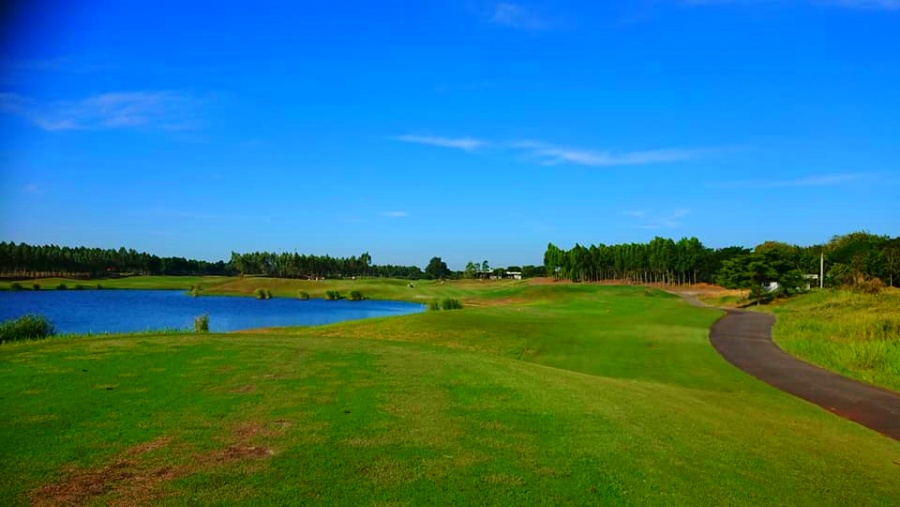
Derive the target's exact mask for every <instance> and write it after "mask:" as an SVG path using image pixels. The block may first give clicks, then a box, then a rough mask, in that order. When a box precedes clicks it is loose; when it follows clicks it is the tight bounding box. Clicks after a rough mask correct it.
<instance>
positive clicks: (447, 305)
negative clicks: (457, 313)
mask: <svg viewBox="0 0 900 507" xmlns="http://www.w3.org/2000/svg"><path fill="white" fill-rule="evenodd" d="M462 307H463V305H462V303H460V302H459V300H458V299H454V298H443V299H433V300H431V301H429V302H428V310H430V311H438V310H461V309H462Z"/></svg>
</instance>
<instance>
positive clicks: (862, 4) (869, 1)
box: [680, 0, 900, 11]
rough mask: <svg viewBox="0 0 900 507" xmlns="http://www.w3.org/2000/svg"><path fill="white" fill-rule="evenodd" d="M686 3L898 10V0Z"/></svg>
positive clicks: (688, 0) (695, 0) (696, 0)
mask: <svg viewBox="0 0 900 507" xmlns="http://www.w3.org/2000/svg"><path fill="white" fill-rule="evenodd" d="M680 3H682V4H686V5H778V4H787V3H790V4H797V3H806V4H809V5H813V6H822V7H843V8H847V9H868V10H886V11H896V10H900V0H680Z"/></svg>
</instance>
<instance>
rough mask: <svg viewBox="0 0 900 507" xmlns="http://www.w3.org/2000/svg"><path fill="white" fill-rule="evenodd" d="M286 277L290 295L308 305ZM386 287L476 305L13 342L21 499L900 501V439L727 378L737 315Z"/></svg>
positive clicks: (570, 289)
mask: <svg viewBox="0 0 900 507" xmlns="http://www.w3.org/2000/svg"><path fill="white" fill-rule="evenodd" d="M256 282H258V281H254V280H231V281H228V282H226V283H223V284H222V285H220V286H218V287H217V290H218V289H222V290H225V291H230V292H234V293H243V290H234V287H231V288H228V286H227V284H228V283H245V284H246V285H247V286H248V287H250V290H252V288H254V287H255V286H256V285H253V284H254V283H256ZM270 282H271V283H273V286H272V287H271V290H272V291H273V292H275V293H276V295H277V294H279V291H280V290H281V291H283V293H285V294H287V293H288V292H290V291H293V290H298V286H297V284H298V282H279V281H270ZM365 282H366V283H368V284H369V285H368V286H367V285H362V287H363V288H362V289H360V290H363V291H364V292H367V295H368V293H372V294H388V293H391V292H392V293H394V294H401V293H402V294H413V296H414V297H407V298H404V299H410V298H412V299H415V296H421V297H423V298H428V297H437V296H445V295H447V296H451V297H459V298H461V299H463V300H465V301H466V303H467V306H466V308H465V309H464V310H461V311H452V312H427V313H423V314H416V315H410V316H404V317H392V318H382V319H373V320H368V321H356V322H349V323H344V324H338V325H331V326H324V327H315V328H292V329H277V330H268V331H260V332H253V333H235V334H228V335H177V334H176V335H172V334H167V335H130V336H123V337H95V338H72V339H60V340H46V341H43V342H33V343H23V344H10V345H5V346H2V347H0V411H2V413H3V414H4V416H5V417H4V418H3V419H2V422H0V465H2V466H3V467H4V469H5V470H6V471H7V472H6V473H5V474H3V475H2V478H0V498H5V499H10V500H12V501H16V502H19V503H27V502H29V501H35V502H37V501H40V502H47V503H50V504H53V503H58V504H71V503H90V502H93V503H97V504H107V503H116V502H119V503H136V502H146V501H156V502H160V503H166V504H201V505H206V504H232V503H247V504H261V503H267V504H299V503H318V504H327V505H332V504H341V505H372V504H392V505H423V504H434V503H439V504H496V505H525V504H536V503H541V504H548V505H557V504H569V505H583V504H609V503H617V504H647V503H653V504H660V505H671V504H690V505H697V504H702V505H720V504H781V505H785V504H798V505H807V504H822V505H867V504H868V505H879V504H881V505H884V504H889V503H891V502H892V501H893V500H895V499H896V498H900V481H898V480H897V477H898V476H900V444H898V443H897V442H895V441H893V440H889V439H887V438H885V437H883V436H880V435H878V434H876V433H874V432H872V431H870V430H867V429H865V428H863V427H860V426H857V425H855V424H853V423H851V422H848V421H845V420H843V419H840V418H838V417H835V416H834V415H832V414H829V413H827V412H825V411H823V410H821V409H818V408H816V407H813V406H811V405H809V404H807V403H805V402H802V401H800V400H798V399H795V398H793V397H791V396H789V395H786V394H783V393H781V392H779V391H776V390H775V389H773V388H770V387H769V386H767V385H765V384H763V383H761V382H759V381H757V380H755V379H753V378H750V377H748V376H746V375H744V374H743V373H741V372H740V371H738V370H736V369H735V368H733V367H732V366H731V365H729V364H728V363H726V362H725V361H724V360H722V359H721V358H720V357H719V356H718V355H717V354H716V353H715V351H714V350H713V349H712V348H711V347H710V345H709V344H708V340H707V335H708V327H709V325H710V324H711V323H712V322H714V321H715V319H716V318H718V317H719V316H720V312H719V311H717V310H711V309H704V308H693V307H689V306H688V305H686V304H685V303H684V302H683V301H682V300H681V299H680V298H677V297H675V296H671V295H668V294H665V293H662V292H659V291H654V290H648V289H645V288H640V287H608V286H596V285H562V284H560V285H540V286H531V285H528V284H527V283H522V282H502V283H496V284H491V283H481V284H478V282H465V283H452V282H448V283H447V284H444V285H441V284H439V283H420V284H417V286H416V288H415V289H410V288H408V287H407V286H406V283H405V282H385V281H365ZM279 283H280V284H282V285H283V286H282V287H280V288H279V287H275V286H274V285H277V284H279ZM302 283H303V284H315V283H321V282H302ZM347 283H348V285H347V286H348V290H349V288H350V284H349V282H347ZM332 287H333V286H332ZM356 287H359V285H357V286H356ZM365 287H368V290H367V289H366V288H365ZM323 291H324V289H323Z"/></svg>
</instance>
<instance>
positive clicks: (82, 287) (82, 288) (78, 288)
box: [75, 283, 84, 290]
mask: <svg viewBox="0 0 900 507" xmlns="http://www.w3.org/2000/svg"><path fill="white" fill-rule="evenodd" d="M75 290H84V285H81V284H80V283H76V284H75Z"/></svg>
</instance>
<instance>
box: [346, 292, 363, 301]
mask: <svg viewBox="0 0 900 507" xmlns="http://www.w3.org/2000/svg"><path fill="white" fill-rule="evenodd" d="M363 299H365V297H364V296H363V293H362V292H360V291H358V290H351V291H350V301H362V300H363Z"/></svg>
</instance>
